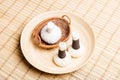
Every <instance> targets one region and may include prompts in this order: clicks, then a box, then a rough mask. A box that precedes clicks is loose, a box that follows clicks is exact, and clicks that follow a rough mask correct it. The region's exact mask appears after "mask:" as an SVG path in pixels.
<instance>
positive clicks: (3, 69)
mask: <svg viewBox="0 0 120 80" xmlns="http://www.w3.org/2000/svg"><path fill="white" fill-rule="evenodd" d="M51 10H54V11H55V10H62V11H68V12H73V13H75V14H78V15H79V16H80V17H81V18H82V19H84V20H85V21H86V22H88V24H90V26H91V27H92V29H93V30H94V32H95V36H96V47H95V50H94V52H93V55H92V58H91V59H90V61H89V62H88V63H87V64H86V65H85V66H84V67H83V68H81V69H79V70H77V71H75V72H73V73H69V74H64V75H52V74H47V73H44V72H41V71H39V70H37V69H35V68H34V67H32V66H31V65H30V64H29V63H28V62H27V61H26V60H25V58H24V57H23V55H22V52H21V50H20V45H19V40H20V35H21V32H22V30H23V28H24V27H25V25H26V24H27V23H28V22H29V21H30V20H31V19H32V18H33V17H34V16H36V15H38V14H41V13H43V12H46V11H51ZM0 80H120V1H119V0H0Z"/></svg>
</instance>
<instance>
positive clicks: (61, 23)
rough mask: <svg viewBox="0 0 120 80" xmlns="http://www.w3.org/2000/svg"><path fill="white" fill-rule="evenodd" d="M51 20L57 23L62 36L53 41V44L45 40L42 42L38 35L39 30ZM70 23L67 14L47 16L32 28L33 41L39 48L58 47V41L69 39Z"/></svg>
mask: <svg viewBox="0 0 120 80" xmlns="http://www.w3.org/2000/svg"><path fill="white" fill-rule="evenodd" d="M49 21H52V22H53V23H54V24H55V25H57V26H58V27H59V28H60V29H61V31H62V37H61V38H60V39H59V41H58V42H56V43H54V44H48V43H46V42H44V41H43V40H42V39H41V36H40V32H41V29H42V28H43V27H44V26H45V25H46V24H47V23H48V22H49ZM70 23H71V20H70V18H69V17H68V16H67V15H63V16H62V17H52V18H48V19H45V20H43V21H42V22H40V23H39V24H38V25H37V26H36V27H35V28H34V30H33V32H32V39H33V41H34V43H35V44H36V45H37V46H38V47H41V48H44V49H51V48H55V47H58V44H59V42H62V41H64V42H66V41H67V40H68V39H69V36H70V33H71V30H70Z"/></svg>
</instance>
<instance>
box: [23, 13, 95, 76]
mask: <svg viewBox="0 0 120 80" xmlns="http://www.w3.org/2000/svg"><path fill="white" fill-rule="evenodd" d="M62 15H67V16H69V18H70V19H71V30H72V32H73V31H78V32H79V33H80V40H81V44H83V45H84V47H85V53H84V55H83V56H82V57H80V58H72V62H71V64H70V65H68V66H66V67H59V66H57V65H55V63H54V62H53V57H54V55H55V54H56V53H57V50H58V48H55V49H51V50H45V49H41V48H38V47H37V46H35V45H34V43H33V41H32V37H31V34H32V31H33V29H34V28H35V26H36V25H37V24H38V23H40V22H41V21H42V20H44V19H46V18H51V17H56V16H57V17H61V16H62ZM67 44H68V46H69V45H70V44H71V38H70V39H69V41H68V42H67ZM94 45H95V38H94V34H93V31H92V29H91V28H90V26H89V25H88V24H87V23H86V22H84V21H83V20H82V19H81V18H80V17H78V16H77V15H74V14H72V13H68V12H61V11H51V12H46V13H43V14H40V15H38V16H36V17H35V18H33V19H32V20H31V21H30V22H29V23H28V24H27V25H26V26H25V28H24V30H23V32H22V35H21V49H22V52H23V55H24V56H25V58H26V59H27V61H28V62H29V63H30V64H31V65H33V66H34V67H36V68H37V69H39V70H41V71H44V72H47V73H52V74H64V73H69V72H72V71H75V70H77V69H79V68H81V67H82V66H83V65H84V64H85V63H86V62H87V61H88V59H89V58H90V56H91V54H92V52H93V49H94Z"/></svg>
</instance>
